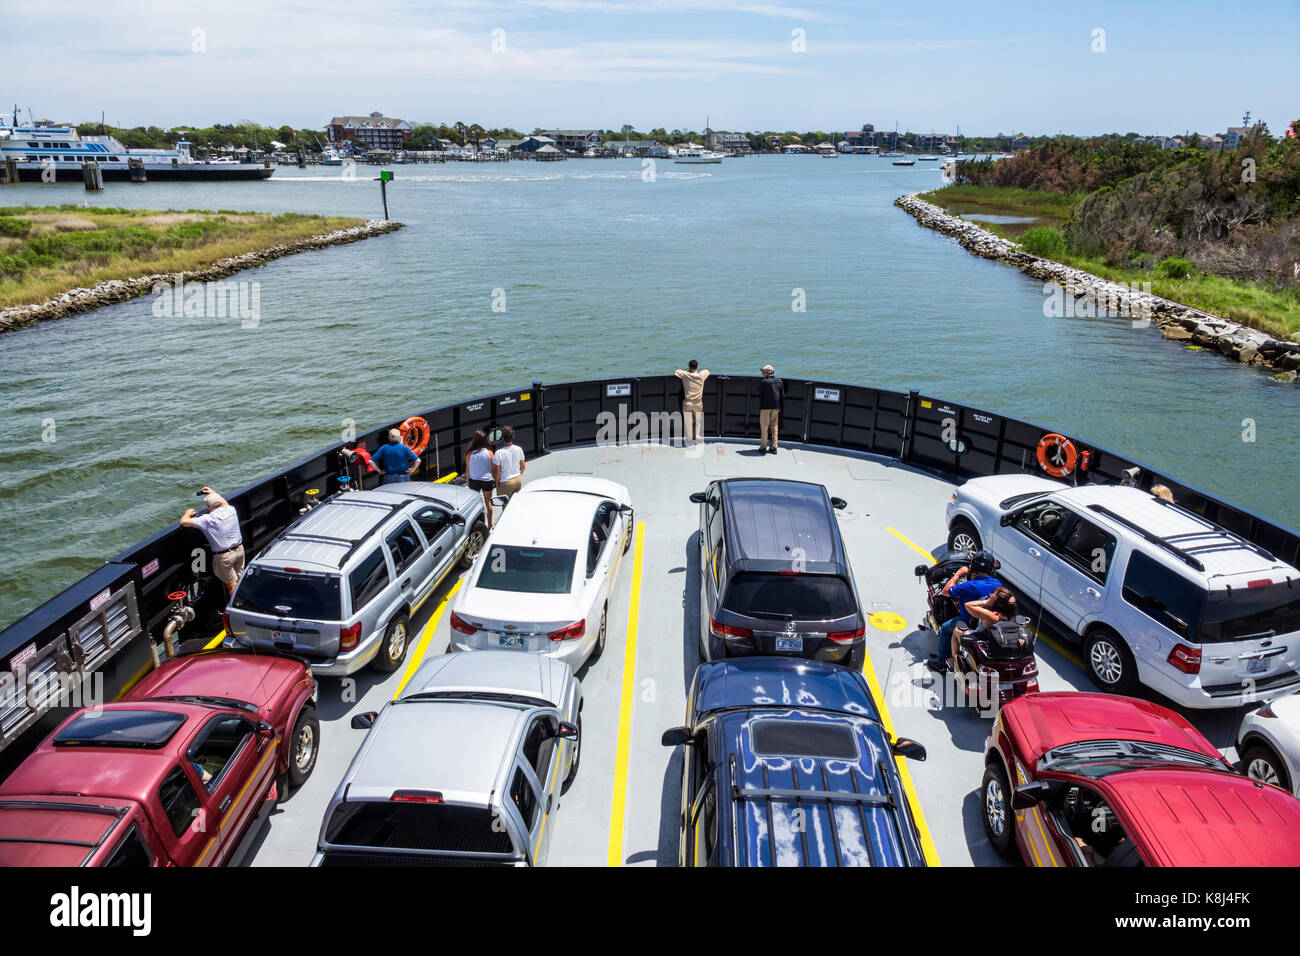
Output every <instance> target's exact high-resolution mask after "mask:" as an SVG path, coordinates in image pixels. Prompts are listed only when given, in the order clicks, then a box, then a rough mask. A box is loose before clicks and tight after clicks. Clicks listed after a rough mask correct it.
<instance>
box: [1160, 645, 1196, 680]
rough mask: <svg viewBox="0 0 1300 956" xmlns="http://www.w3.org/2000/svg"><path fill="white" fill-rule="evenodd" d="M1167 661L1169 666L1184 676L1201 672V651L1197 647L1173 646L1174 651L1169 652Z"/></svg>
mask: <svg viewBox="0 0 1300 956" xmlns="http://www.w3.org/2000/svg"><path fill="white" fill-rule="evenodd" d="M1168 660H1169V663H1170V664H1173V665H1174V666H1175V667H1177V668H1178V669H1179V670H1180V671H1182V672H1183V673H1184V674H1199V673H1200V672H1201V649H1200V648H1199V647H1188V646H1187V645H1186V644H1175V645H1174V649H1173V650H1172V651H1170V652H1169V658H1168Z"/></svg>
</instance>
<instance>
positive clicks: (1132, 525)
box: [1088, 504, 1205, 571]
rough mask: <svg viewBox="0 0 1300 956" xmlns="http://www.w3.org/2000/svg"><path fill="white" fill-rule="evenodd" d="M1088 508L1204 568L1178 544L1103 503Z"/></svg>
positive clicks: (1199, 568)
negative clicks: (1153, 532)
mask: <svg viewBox="0 0 1300 956" xmlns="http://www.w3.org/2000/svg"><path fill="white" fill-rule="evenodd" d="M1088 510H1089V511H1095V512H1097V514H1099V515H1105V516H1106V517H1107V518H1109V519H1110V520H1111V521H1117V522H1119V523H1120V524H1122V525H1123V526H1124V527H1126V528H1128V529H1129V530H1130V531H1133V532H1135V533H1136V534H1138V535H1140V536H1141V537H1142V538H1143V540H1145V541H1149V542H1150V543H1151V544H1154V545H1155V546H1156V547H1158V548H1164V549H1165V550H1166V551H1168V552H1169V553H1170V554H1172V555H1173V556H1174V557H1176V558H1178V559H1179V560H1180V561H1183V562H1185V563H1186V564H1188V565H1190V566H1191V567H1193V568H1195V569H1196V570H1197V571H1204V570H1205V565H1204V564H1202V563H1201V560H1200V559H1199V558H1196V557H1194V556H1193V555H1191V554H1189V553H1188V552H1187V551H1184V550H1183V549H1182V548H1180V547H1178V545H1176V544H1173V543H1172V542H1171V541H1170V540H1169V539H1168V538H1162V537H1160V535H1158V534H1152V533H1151V532H1150V531H1148V530H1147V529H1146V528H1144V527H1142V526H1141V525H1139V524H1137V523H1136V522H1133V521H1130V520H1129V519H1128V518H1125V517H1124V516H1123V515H1119V514H1116V513H1115V512H1113V511H1111V510H1110V509H1109V508H1107V507H1106V506H1105V505H1097V504H1092V505H1088Z"/></svg>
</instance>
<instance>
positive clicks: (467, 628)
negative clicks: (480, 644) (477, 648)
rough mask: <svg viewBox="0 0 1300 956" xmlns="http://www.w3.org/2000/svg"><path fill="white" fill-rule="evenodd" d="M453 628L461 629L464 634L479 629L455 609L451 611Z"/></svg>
mask: <svg viewBox="0 0 1300 956" xmlns="http://www.w3.org/2000/svg"><path fill="white" fill-rule="evenodd" d="M451 629H452V630H453V631H460V632H461V633H462V634H473V633H475V632H476V631H477V630H478V628H477V627H475V626H474V625H473V624H471V623H469V621H467V620H465V619H464V618H463V617H461V616H460V615H459V614H457V613H456V612H455V611H452V612H451Z"/></svg>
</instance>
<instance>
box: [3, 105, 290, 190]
mask: <svg viewBox="0 0 1300 956" xmlns="http://www.w3.org/2000/svg"><path fill="white" fill-rule="evenodd" d="M190 145H191V144H190V143H189V142H187V141H186V140H181V141H179V142H178V143H177V144H176V148H175V149H128V148H127V147H126V146H124V145H123V144H122V143H121V141H120V140H118V139H117V138H116V137H114V136H110V135H107V134H105V135H97V136H81V135H79V134H78V133H77V130H76V128H75V127H72V126H52V125H46V124H42V123H32V124H30V125H19V123H18V117H17V113H16V112H15V114H14V116H13V122H12V123H7V122H4V121H3V120H0V162H7V161H9V160H14V161H15V164H16V166H17V170H18V181H19V182H29V183H31V182H81V180H82V164H83V163H85V162H88V161H94V162H97V163H98V164H99V168H100V171H101V172H102V174H103V178H104V179H105V180H106V181H124V180H129V179H131V178H132V177H131V170H132V166H133V165H135V167H136V168H143V171H144V177H145V179H146V180H153V181H164V180H232V179H269V178H270V177H271V174H272V173H274V172H275V170H274V168H273V167H272V166H271V164H270V163H269V162H261V163H240V162H236V161H234V160H231V159H222V160H218V161H212V162H209V161H205V160H200V159H195V158H194V157H193V156H192V155H190ZM133 161H137V162H135V163H134V164H133Z"/></svg>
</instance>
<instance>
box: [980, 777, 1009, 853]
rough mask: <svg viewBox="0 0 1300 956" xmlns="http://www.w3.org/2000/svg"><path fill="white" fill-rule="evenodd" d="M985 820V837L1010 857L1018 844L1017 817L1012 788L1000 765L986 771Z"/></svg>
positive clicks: (983, 799)
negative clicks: (1014, 845) (1013, 805)
mask: <svg viewBox="0 0 1300 956" xmlns="http://www.w3.org/2000/svg"><path fill="white" fill-rule="evenodd" d="M980 795H981V800H980V803H981V804H982V805H983V812H982V813H981V814H980V817H981V818H982V819H983V820H984V835H985V836H987V837H988V838H989V844H990V845H991V846H992V847H993V849H995V850H997V851H998V854H999V855H1001V856H1009V855H1010V854H1011V847H1012V845H1013V844H1014V843H1015V842H1016V840H1015V826H1016V817H1015V813H1014V812H1013V811H1012V809H1011V787H1010V786H1008V785H1007V775H1006V774H1005V773H1004V772H1003V771H1002V766H1001V765H1000V764H996V763H991V764H989V765H988V766H987V767H986V768H985V769H984V784H983V786H982V787H981V788H980Z"/></svg>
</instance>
